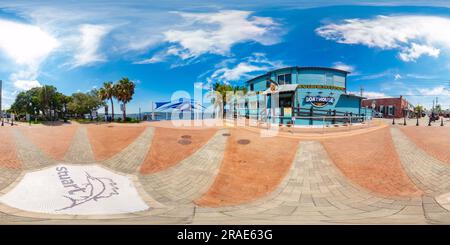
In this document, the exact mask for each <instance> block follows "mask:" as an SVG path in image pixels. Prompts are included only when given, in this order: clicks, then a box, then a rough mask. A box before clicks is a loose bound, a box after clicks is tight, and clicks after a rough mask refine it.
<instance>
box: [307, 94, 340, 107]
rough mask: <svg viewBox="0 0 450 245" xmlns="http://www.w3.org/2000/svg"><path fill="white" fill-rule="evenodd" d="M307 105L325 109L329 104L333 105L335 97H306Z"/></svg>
mask: <svg viewBox="0 0 450 245" xmlns="http://www.w3.org/2000/svg"><path fill="white" fill-rule="evenodd" d="M305 101H306V103H311V104H312V105H313V106H315V107H324V106H326V105H327V104H333V103H334V98H333V97H322V96H306V97H305Z"/></svg>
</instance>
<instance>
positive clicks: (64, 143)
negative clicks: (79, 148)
mask: <svg viewBox="0 0 450 245" xmlns="http://www.w3.org/2000/svg"><path fill="white" fill-rule="evenodd" d="M19 128H20V130H21V131H22V132H23V133H24V135H25V136H26V137H27V138H28V139H30V140H31V141H32V142H33V143H34V144H35V145H36V146H37V147H39V149H41V150H42V151H43V152H44V153H45V154H47V155H48V156H49V157H51V158H53V159H55V160H62V159H63V158H64V155H65V154H66V152H67V150H68V149H69V147H70V144H71V143H72V139H73V136H74V135H75V132H76V130H77V129H78V126H75V125H62V126H45V125H37V126H33V127H27V126H24V127H19Z"/></svg>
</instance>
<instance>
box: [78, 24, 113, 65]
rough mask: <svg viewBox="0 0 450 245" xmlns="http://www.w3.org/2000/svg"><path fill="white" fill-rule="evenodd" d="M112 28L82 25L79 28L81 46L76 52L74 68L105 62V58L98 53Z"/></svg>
mask: <svg viewBox="0 0 450 245" xmlns="http://www.w3.org/2000/svg"><path fill="white" fill-rule="evenodd" d="M109 30H110V28H109V27H107V26H103V25H90V24H86V25H82V26H80V28H79V32H80V36H79V39H78V42H79V44H78V45H79V46H78V49H77V50H75V52H76V53H75V56H74V61H73V64H72V67H78V66H84V65H89V64H92V63H96V62H101V61H105V57H104V55H102V54H99V53H98V49H99V47H100V44H101V40H102V38H103V37H104V36H105V35H106V34H107V33H108V32H109Z"/></svg>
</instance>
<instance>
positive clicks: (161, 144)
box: [141, 128, 217, 174]
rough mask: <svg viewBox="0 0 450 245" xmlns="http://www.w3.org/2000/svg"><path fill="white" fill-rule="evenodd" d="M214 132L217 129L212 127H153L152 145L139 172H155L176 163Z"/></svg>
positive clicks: (195, 149)
mask: <svg viewBox="0 0 450 245" xmlns="http://www.w3.org/2000/svg"><path fill="white" fill-rule="evenodd" d="M216 132H217V129H213V128H208V129H197V130H195V129H175V128H155V134H154V135H153V140H152V145H151V147H150V150H149V153H148V155H147V157H146V158H145V160H144V163H143V164H142V166H141V173H143V174H150V173H155V172H158V171H161V170H164V169H166V168H169V167H171V166H173V165H175V164H177V163H178V162H180V161H181V160H183V159H185V158H186V157H188V156H190V155H192V154H193V153H194V152H196V151H197V150H198V149H200V148H201V147H202V146H203V145H204V144H205V143H206V142H208V140H209V139H211V137H212V136H213V135H214V134H215V133H216ZM183 137H184V138H183Z"/></svg>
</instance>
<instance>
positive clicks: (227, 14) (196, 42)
mask: <svg viewBox="0 0 450 245" xmlns="http://www.w3.org/2000/svg"><path fill="white" fill-rule="evenodd" d="M178 14H179V15H180V16H181V17H182V18H183V19H184V20H183V21H184V22H186V23H188V24H187V25H185V26H183V28H182V29H171V30H168V31H166V32H164V36H165V41H167V42H169V43H173V44H174V45H172V46H170V47H169V48H168V49H167V54H168V55H175V56H179V57H180V58H182V59H189V58H193V57H198V56H200V55H202V54H206V53H211V54H218V55H229V54H230V49H231V47H232V46H233V45H234V44H237V43H242V42H248V41H253V42H258V43H261V44H263V45H272V44H275V43H277V42H278V41H279V40H278V38H279V36H280V32H275V31H274V29H277V27H278V24H277V23H276V22H275V21H274V20H273V19H272V18H269V17H258V16H251V14H252V12H249V11H237V10H224V11H220V12H216V13H178Z"/></svg>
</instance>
